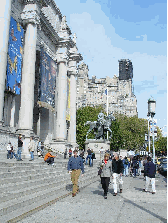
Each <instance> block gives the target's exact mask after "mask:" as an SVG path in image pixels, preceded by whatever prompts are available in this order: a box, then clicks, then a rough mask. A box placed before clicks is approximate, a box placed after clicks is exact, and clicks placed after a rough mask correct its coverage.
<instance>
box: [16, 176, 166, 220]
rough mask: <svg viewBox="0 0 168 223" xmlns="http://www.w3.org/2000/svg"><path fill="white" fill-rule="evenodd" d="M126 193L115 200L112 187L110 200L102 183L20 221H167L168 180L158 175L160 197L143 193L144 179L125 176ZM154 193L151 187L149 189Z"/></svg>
mask: <svg viewBox="0 0 168 223" xmlns="http://www.w3.org/2000/svg"><path fill="white" fill-rule="evenodd" d="M123 180H124V186H123V193H122V194H120V193H118V195H117V196H116V197H114V196H113V195H112V193H113V189H112V184H111V185H110V187H109V193H108V196H107V200H105V199H104V198H103V190H102V188H101V185H100V181H97V182H95V183H92V184H91V185H90V186H87V187H86V188H84V189H83V190H81V192H80V193H79V194H78V195H77V196H76V197H73V198H72V197H71V196H69V197H66V198H64V199H62V200H60V201H58V202H56V203H55V204H53V205H51V206H49V207H47V208H45V209H44V210H42V211H39V212H37V213H35V214H34V215H32V216H29V217H27V218H25V219H24V220H22V221H20V222H22V223H31V222H33V223H46V222H47V223H54V222H56V223H64V222H68V223H77V222H78V223H79V222H82V223H111V222H118V223H127V222H128V223H129V222H130V223H134V222H135V223H148V222H149V223H150V222H152V223H160V222H167V220H166V219H167V179H166V178H164V177H163V176H162V175H160V174H157V175H156V194H152V193H150V192H147V193H145V192H143V191H142V189H143V188H144V185H145V181H144V180H143V176H139V177H137V178H132V177H123ZM149 189H150V190H151V187H150V188H149Z"/></svg>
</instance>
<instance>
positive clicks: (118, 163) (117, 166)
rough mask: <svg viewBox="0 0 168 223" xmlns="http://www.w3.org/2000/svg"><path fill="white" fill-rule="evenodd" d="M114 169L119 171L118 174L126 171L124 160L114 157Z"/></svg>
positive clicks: (116, 171)
mask: <svg viewBox="0 0 168 223" xmlns="http://www.w3.org/2000/svg"><path fill="white" fill-rule="evenodd" d="M112 171H113V173H118V174H120V173H123V172H124V165H123V162H122V160H120V159H119V160H118V161H117V160H115V159H113V161H112Z"/></svg>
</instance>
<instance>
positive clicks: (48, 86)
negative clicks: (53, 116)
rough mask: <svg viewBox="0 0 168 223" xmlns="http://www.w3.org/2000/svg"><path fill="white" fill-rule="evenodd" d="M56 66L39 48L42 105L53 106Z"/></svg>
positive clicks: (40, 103)
mask: <svg viewBox="0 0 168 223" xmlns="http://www.w3.org/2000/svg"><path fill="white" fill-rule="evenodd" d="M56 74H57V66H56V63H55V62H54V61H53V60H52V59H51V57H50V56H49V55H48V54H47V53H46V52H45V51H44V50H43V49H41V56H40V95H39V98H40V102H39V103H38V104H39V105H40V106H42V107H46V108H49V109H50V108H51V107H52V108H54V107H55V86H56Z"/></svg>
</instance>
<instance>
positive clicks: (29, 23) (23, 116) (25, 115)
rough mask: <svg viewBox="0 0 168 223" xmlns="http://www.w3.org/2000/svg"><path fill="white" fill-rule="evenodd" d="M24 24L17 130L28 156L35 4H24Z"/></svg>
mask: <svg viewBox="0 0 168 223" xmlns="http://www.w3.org/2000/svg"><path fill="white" fill-rule="evenodd" d="M21 18H22V20H23V23H24V25H25V26H26V33H25V45H24V56H23V68H22V82H21V107H20V114H19V132H20V133H22V134H24V135H25V140H24V151H23V153H24V155H25V156H28V155H29V152H28V142H29V137H30V134H31V133H33V129H32V127H33V106H34V84H35V62H36V40H37V25H38V24H39V16H38V7H37V5H36V4H28V5H25V7H24V9H23V12H22V14H21Z"/></svg>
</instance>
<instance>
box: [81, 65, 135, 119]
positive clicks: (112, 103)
mask: <svg viewBox="0 0 168 223" xmlns="http://www.w3.org/2000/svg"><path fill="white" fill-rule="evenodd" d="M88 71H89V69H88V66H87V65H86V64H85V63H81V64H80V65H79V66H78V77H77V109H78V108H80V107H83V106H96V105H102V106H103V107H104V109H105V110H106V109H107V106H106V104H107V103H108V113H110V112H118V113H119V114H124V115H127V116H128V117H131V116H134V115H137V99H136V96H135V95H134V93H133V85H132V78H129V79H128V80H120V79H119V77H117V76H116V75H114V76H113V77H112V78H110V77H106V78H100V79H97V78H96V76H92V79H89V76H88ZM106 89H107V90H106ZM105 90H106V92H105ZM106 94H107V95H108V102H107V95H106Z"/></svg>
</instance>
